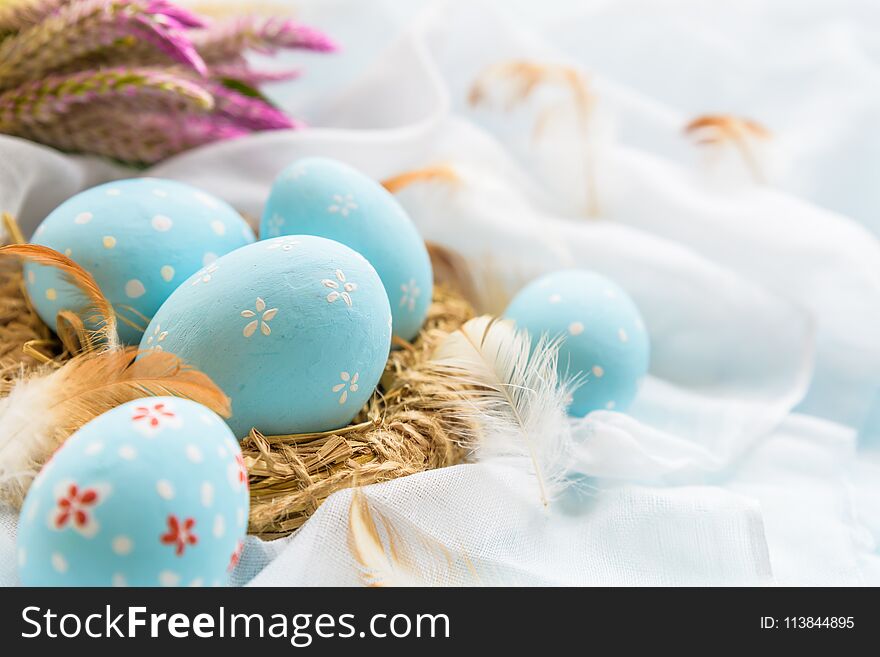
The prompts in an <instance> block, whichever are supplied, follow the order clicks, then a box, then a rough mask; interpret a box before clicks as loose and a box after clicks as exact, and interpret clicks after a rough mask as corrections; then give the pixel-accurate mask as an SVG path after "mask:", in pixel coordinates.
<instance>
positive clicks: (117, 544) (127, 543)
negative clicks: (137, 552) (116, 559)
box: [111, 536, 134, 556]
mask: <svg viewBox="0 0 880 657" xmlns="http://www.w3.org/2000/svg"><path fill="white" fill-rule="evenodd" d="M111 547H112V548H113V551H114V552H115V553H116V554H118V555H120V556H125V555H127V554H131V551H132V550H133V549H134V541H132V540H131V539H130V538H129V537H128V536H117V537H115V538H114V539H113V543H112V546H111Z"/></svg>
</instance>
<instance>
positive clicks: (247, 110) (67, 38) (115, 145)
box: [0, 0, 337, 165]
mask: <svg viewBox="0 0 880 657" xmlns="http://www.w3.org/2000/svg"><path fill="white" fill-rule="evenodd" d="M282 48H285V49H287V48H289V49H305V50H311V51H316V52H331V51H333V50H336V49H337V46H336V44H335V43H333V42H332V41H331V40H330V39H329V38H328V37H327V36H326V35H324V34H323V33H322V32H320V31H318V30H315V29H313V28H310V27H307V26H304V25H300V24H299V23H296V22H294V21H292V20H288V19H283V18H265V17H256V16H245V17H241V18H235V19H232V20H224V21H220V20H217V21H208V20H204V19H202V18H201V17H200V16H198V15H196V14H195V13H193V12H192V11H190V10H188V9H185V8H183V7H180V6H178V4H177V3H176V1H175V0H0V133H6V134H11V135H16V136H18V137H24V138H25V139H31V140H34V141H38V142H40V143H44V144H47V145H49V146H53V147H55V148H58V149H61V150H64V151H68V152H74V153H82V152H84V153H93V154H97V155H102V156H105V157H111V158H114V159H116V160H119V161H121V162H127V163H130V164H136V165H143V164H153V163H156V162H158V161H161V160H163V159H165V158H167V157H170V156H172V155H175V154H177V153H180V152H182V151H185V150H187V149H190V148H194V147H196V146H201V145H203V144H209V143H211V142H216V141H219V140H226V139H234V138H237V137H241V136H244V135H249V134H252V133H253V132H256V131H261V130H279V129H282V130H284V129H287V130H289V129H297V128H301V127H303V126H304V124H302V123H300V122H299V121H296V120H294V119H292V118H290V117H289V116H287V114H285V113H284V112H283V111H282V110H280V109H278V108H276V107H274V106H273V105H272V104H271V103H270V102H269V101H268V100H267V99H266V98H264V97H262V96H260V94H259V93H258V91H257V90H258V89H259V87H260V85H262V84H265V83H269V82H279V81H284V80H292V79H294V78H296V77H298V76H299V71H297V70H280V71H260V70H253V69H252V68H251V67H250V65H249V63H248V61H247V58H246V54H247V53H248V52H249V51H254V50H256V51H260V52H263V53H273V52H275V51H277V50H279V49H282Z"/></svg>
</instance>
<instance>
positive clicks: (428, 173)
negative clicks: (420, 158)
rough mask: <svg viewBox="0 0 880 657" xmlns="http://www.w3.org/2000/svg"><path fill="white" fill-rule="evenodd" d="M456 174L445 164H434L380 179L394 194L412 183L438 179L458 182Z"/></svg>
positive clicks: (446, 181)
mask: <svg viewBox="0 0 880 657" xmlns="http://www.w3.org/2000/svg"><path fill="white" fill-rule="evenodd" d="M458 180H459V178H458V174H457V173H456V171H455V169H453V168H452V167H451V166H449V165H446V164H435V165H432V166H429V167H425V168H424V169H414V170H412V171H405V172H404V173H401V174H400V175H397V176H392V177H391V178H387V179H385V180H383V181H382V186H383V187H384V188H385V189H387V190H388V191H389V192H391V193H392V194H396V193H397V192H399V191H400V190H402V189H404V188H405V187H409V186H410V185H412V184H413V183H417V182H425V181H440V182H445V183H455V182H458Z"/></svg>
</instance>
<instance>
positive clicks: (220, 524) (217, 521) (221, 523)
mask: <svg viewBox="0 0 880 657" xmlns="http://www.w3.org/2000/svg"><path fill="white" fill-rule="evenodd" d="M213 531H214V538H223V534H225V533H226V520H225V519H224V518H223V516H221V515H220V514H219V513H218V514H217V515H216V516H214V529H213Z"/></svg>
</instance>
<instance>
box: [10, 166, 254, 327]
mask: <svg viewBox="0 0 880 657" xmlns="http://www.w3.org/2000/svg"><path fill="white" fill-rule="evenodd" d="M253 241H254V234H253V231H252V230H251V228H250V226H248V224H247V223H246V222H245V221H244V219H242V217H241V215H239V214H238V213H237V212H236V211H235V210H234V209H233V208H232V207H231V206H230V205H229V204H227V203H226V202H224V201H222V200H220V199H218V198H217V197H215V196H212V195H211V194H208V193H206V192H203V191H201V190H199V189H196V188H195V187H191V186H190V185H185V184H183V183H179V182H175V181H172V180H160V179H156V178H134V179H131V180H120V181H117V182H111V183H107V184H104V185H99V186H98V187H93V188H91V189H87V190H85V191H83V192H80V193H79V194H77V195H75V196H73V197H71V198H70V199H68V200H67V201H65V202H64V203H62V204H61V205H60V206H58V207H57V208H56V209H55V210H53V211H52V212H51V213H50V214H49V216H48V217H46V219H44V220H43V222H42V223H41V224H40V226H39V227H38V228H37V230H36V232H35V233H34V236H33V238H32V242H33V243H34V244H41V245H43V246H48V247H51V248H53V249H55V250H56V251H59V252H61V253H64V254H66V255H68V256H69V257H70V258H72V259H73V260H75V261H76V262H77V263H78V264H79V265H81V266H82V267H83V268H85V269H86V270H87V271H89V272H90V273H91V274H92V275H93V276H94V277H95V280H96V281H97V282H98V285H99V287H100V288H101V291H102V292H103V293H104V295H105V296H106V297H107V298H108V299H109V300H110V302H111V303H112V304H113V307H114V309H115V310H116V314H117V316H118V317H119V336H120V338H121V339H122V340H123V342H125V343H127V344H137V343H138V342H139V341H140V339H141V335H142V334H143V331H144V328H146V325H147V323H148V322H149V321H150V318H151V317H152V316H153V314H154V313H155V312H156V310H158V309H159V306H161V305H162V302H164V301H165V299H167V298H168V296H169V295H170V294H171V293H172V292H173V291H174V289H175V288H176V287H177V286H178V285H180V283H181V282H182V281H184V280H186V279H187V278H189V276H191V275H192V274H193V273H194V272H195V271H197V270H198V269H200V268H202V267H203V266H205V265H207V264H210V262H212V261H213V260H215V259H217V258H218V257H219V256H221V255H224V254H226V253H228V252H230V251H232V250H234V249H237V248H238V247H240V246H243V245H245V244H250V243H252V242H253ZM24 270H25V283H26V286H27V291H28V295H29V296H30V299H31V301H32V303H33V305H34V308H36V311H37V313H38V314H39V315H40V317H41V318H42V320H43V321H44V322H46V324H48V325H49V326H50V327H52V328H54V327H55V318H56V315H57V314H58V312H59V311H61V310H73V311H74V312H78V311H81V310H82V306H83V297H82V295H81V294H79V293H78V292H77V291H76V289H75V288H74V287H73V286H71V285H70V284H69V283H67V282H65V281H64V280H63V278H62V276H61V274H60V273H59V272H58V271H57V270H56V269H54V268H52V267H44V266H41V265H36V264H33V263H26V264H25V267H24ZM86 319H87V318H86Z"/></svg>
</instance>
